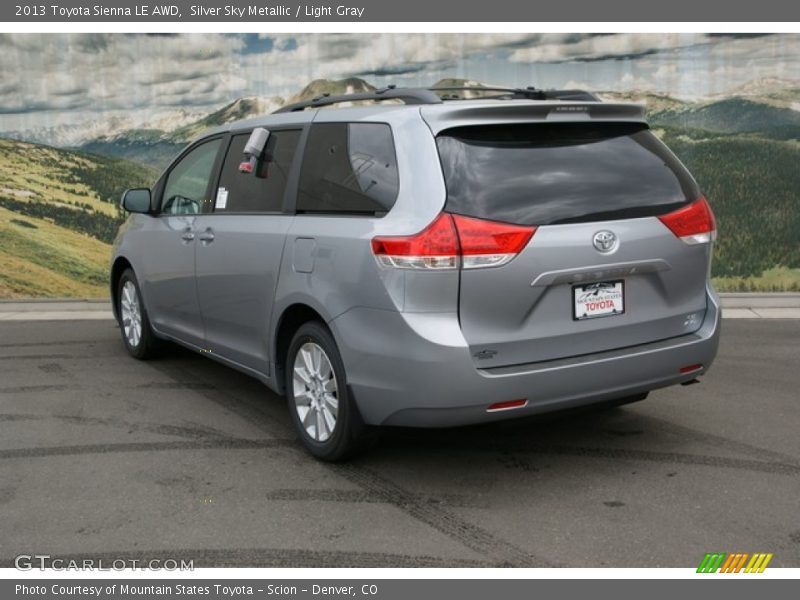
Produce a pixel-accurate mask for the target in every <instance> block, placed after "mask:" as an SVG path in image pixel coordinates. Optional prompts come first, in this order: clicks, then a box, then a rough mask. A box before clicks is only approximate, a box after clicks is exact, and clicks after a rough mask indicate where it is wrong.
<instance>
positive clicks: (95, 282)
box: [0, 139, 155, 298]
mask: <svg viewBox="0 0 800 600" xmlns="http://www.w3.org/2000/svg"><path fill="white" fill-rule="evenodd" d="M154 175H155V174H154V172H153V171H151V170H150V169H148V168H146V167H143V166H141V165H139V164H136V163H132V162H129V161H125V160H121V159H116V158H115V159H109V158H102V157H99V156H93V155H90V154H86V153H83V152H71V151H67V150H61V149H57V148H51V147H48V146H40V145H36V144H28V143H24V142H18V141H15V140H6V139H0V298H16V297H31V296H38V297H67V296H78V297H98V296H105V295H107V293H108V292H107V287H106V280H107V277H108V260H109V257H110V250H111V246H110V244H111V242H112V241H113V239H114V236H115V235H116V231H117V228H118V227H119V224H120V223H121V221H122V213H121V212H120V210H119V208H118V201H119V197H120V194H121V193H122V192H123V191H124V190H125V189H126V188H127V187H136V186H149V185H150V184H151V183H152V181H153V179H154Z"/></svg>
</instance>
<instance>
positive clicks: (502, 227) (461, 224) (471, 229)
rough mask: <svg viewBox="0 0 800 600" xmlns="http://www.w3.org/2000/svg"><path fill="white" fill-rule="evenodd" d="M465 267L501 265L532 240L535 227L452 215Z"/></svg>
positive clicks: (462, 263)
mask: <svg viewBox="0 0 800 600" xmlns="http://www.w3.org/2000/svg"><path fill="white" fill-rule="evenodd" d="M453 221H454V222H455V224H456V231H457V232H458V239H459V242H460V243H461V257H462V258H461V265H462V266H463V267H464V268H465V269H475V268H478V267H499V266H500V265H504V264H506V263H507V262H509V261H510V260H511V259H512V258H514V257H515V256H516V255H517V254H519V253H520V252H521V251H522V249H523V248H525V246H527V245H528V242H529V241H531V237H533V234H534V232H535V231H536V227H523V226H521V225H511V224H509V223H498V222H497V221H484V220H483V219H475V218H473V217H464V216H461V215H453Z"/></svg>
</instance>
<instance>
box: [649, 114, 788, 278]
mask: <svg viewBox="0 0 800 600" xmlns="http://www.w3.org/2000/svg"><path fill="white" fill-rule="evenodd" d="M662 135H663V139H664V141H665V142H666V143H667V144H668V145H669V146H670V148H672V150H673V151H674V152H675V153H676V154H677V155H678V156H679V157H680V158H681V160H682V161H683V162H684V163H685V164H686V166H687V167H688V168H689V170H690V171H692V173H693V174H694V176H695V178H696V179H697V181H698V182H699V184H700V186H701V188H702V190H703V192H704V193H705V195H706V197H707V198H708V200H709V202H710V203H711V206H712V208H713V210H714V213H715V214H716V216H717V221H718V229H719V237H718V241H717V244H716V254H715V261H714V270H713V272H714V275H715V276H722V277H724V276H741V277H746V276H753V275H758V274H760V273H761V272H762V271H765V270H767V269H770V268H772V267H776V266H784V267H800V168H799V167H800V144H798V143H797V142H792V141H782V140H774V139H769V138H765V137H760V136H757V135H715V134H709V133H705V134H702V135H699V134H698V133H697V132H694V133H692V135H689V134H687V133H686V132H685V131H681V130H675V129H669V130H665V131H664V132H663V134H662Z"/></svg>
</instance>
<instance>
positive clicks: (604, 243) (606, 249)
mask: <svg viewBox="0 0 800 600" xmlns="http://www.w3.org/2000/svg"><path fill="white" fill-rule="evenodd" d="M592 244H593V245H594V247H595V249H596V250H597V251H598V252H602V253H603V254H609V253H611V252H613V251H614V250H616V249H617V236H616V235H615V234H614V233H612V232H611V231H598V232H597V233H595V234H594V237H593V238H592Z"/></svg>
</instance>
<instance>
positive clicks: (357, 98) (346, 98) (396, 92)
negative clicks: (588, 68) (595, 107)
mask: <svg viewBox="0 0 800 600" xmlns="http://www.w3.org/2000/svg"><path fill="white" fill-rule="evenodd" d="M437 92H453V93H452V94H442V95H439V94H438V93H437ZM455 92H496V93H494V94H493V95H490V96H483V99H486V100H488V99H495V100H500V99H504V100H566V101H569V100H572V101H576V102H599V101H600V99H599V98H598V97H597V96H595V95H594V94H592V93H590V92H586V91H584V90H540V89H537V88H534V87H527V88H504V87H483V86H472V87H469V86H468V87H437V88H427V89H426V88H398V87H397V86H394V85H390V86H387V87H385V88H381V89H377V90H373V91H371V92H360V93H357V94H342V95H340V96H331V95H330V94H322V95H320V96H317V97H315V98H312V99H311V100H304V101H302V102H295V103H293V104H287V105H286V106H283V107H281V108H279V109H278V110H276V111H274V113H273V114H277V113H287V112H298V111H302V110H305V109H307V108H317V107H320V106H331V105H333V104H341V103H343V102H363V101H365V100H366V101H369V100H372V101H381V100H400V101H402V102H404V103H405V104H441V103H442V102H443V101H445V100H466V98H463V97H462V96H459V95H458V94H457V93H455Z"/></svg>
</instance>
